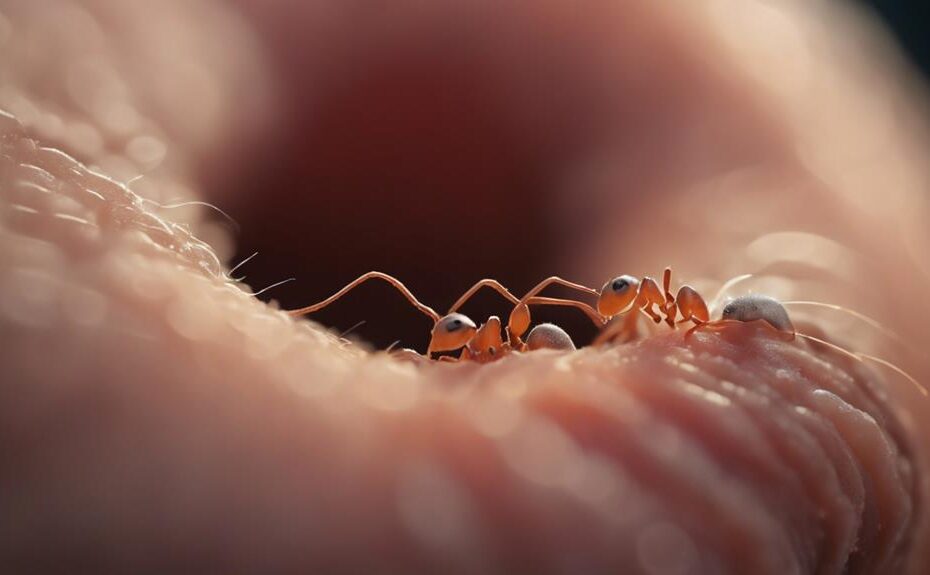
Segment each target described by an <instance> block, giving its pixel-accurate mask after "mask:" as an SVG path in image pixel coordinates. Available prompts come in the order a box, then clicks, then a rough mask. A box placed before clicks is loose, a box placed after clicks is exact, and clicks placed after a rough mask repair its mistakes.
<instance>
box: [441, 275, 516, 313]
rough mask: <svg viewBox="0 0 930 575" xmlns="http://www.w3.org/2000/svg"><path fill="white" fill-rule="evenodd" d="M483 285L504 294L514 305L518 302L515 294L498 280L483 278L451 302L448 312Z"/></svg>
mask: <svg viewBox="0 0 930 575" xmlns="http://www.w3.org/2000/svg"><path fill="white" fill-rule="evenodd" d="M483 287H489V288H491V289H493V290H494V291H496V292H497V293H499V294H501V295H502V296H504V297H505V298H506V299H507V300H508V301H509V302H510V303H512V304H514V305H518V304H519V303H520V300H519V299H518V298H517V297H516V296H515V295H513V294H512V293H510V290H508V289H507V288H505V287H504V286H503V285H502V284H501V283H500V282H499V281H497V280H493V279H483V280H480V281H478V282H477V283H476V284H475V285H473V286H471V287H470V288H468V291H466V292H465V293H463V294H462V297H460V298H459V299H458V300H457V301H456V302H455V303H454V304H452V307H450V308H449V313H454V312H455V311H456V310H457V309H459V308H460V307H462V306H463V305H464V304H465V302H466V301H468V300H469V299H471V297H472V296H473V295H475V294H476V293H477V292H478V290H480V289H481V288H483Z"/></svg>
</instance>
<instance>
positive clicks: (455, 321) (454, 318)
mask: <svg viewBox="0 0 930 575" xmlns="http://www.w3.org/2000/svg"><path fill="white" fill-rule="evenodd" d="M437 327H438V328H439V329H441V330H442V331H444V332H445V333H456V332H458V331H461V330H463V329H465V328H475V324H474V322H472V321H471V320H470V319H468V317H467V316H464V315H461V314H457V313H456V314H450V315H447V316H446V317H444V318H443V319H442V321H441V322H440V323H439V325H438V326H437Z"/></svg>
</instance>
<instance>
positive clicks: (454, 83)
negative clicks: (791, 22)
mask: <svg viewBox="0 0 930 575" xmlns="http://www.w3.org/2000/svg"><path fill="white" fill-rule="evenodd" d="M862 4H863V7H864V8H867V9H868V10H870V11H874V13H875V14H876V15H877V16H876V17H881V18H883V19H884V20H885V22H886V24H887V25H888V26H890V28H891V29H892V30H893V31H894V33H895V35H896V37H897V39H898V40H899V41H900V43H901V44H902V46H903V47H904V48H905V50H906V52H907V53H908V55H909V57H910V58H911V61H912V62H914V63H916V65H917V66H919V67H921V68H922V69H923V70H925V71H926V70H927V66H928V65H930V52H928V43H927V42H928V38H930V35H928V30H927V27H928V26H930V22H928V21H927V20H926V19H925V18H921V17H920V16H919V12H920V11H921V6H920V2H917V1H911V2H908V1H893V0H892V1H888V0H885V1H882V0H872V1H868V0H863V2H862ZM482 5H483V8H482ZM772 5H773V6H774V5H775V4H772ZM357 6H358V10H360V11H362V10H367V9H368V8H366V7H365V3H358V4H357ZM617 6H624V3H618V4H617ZM634 8H635V6H634ZM509 10H512V12H513V13H512V14H509V16H510V17H509V18H508V17H507V16H508V14H507V13H508V11H509ZM547 10H548V11H549V12H550V13H548V14H547V13H546V11H547ZM627 10H628V11H627V13H626V14H623V13H622V12H623V10H618V12H617V13H616V14H615V16H616V20H615V23H617V22H618V23H619V24H618V27H619V29H616V28H614V27H612V26H606V25H605V26H600V27H599V26H596V25H592V21H591V20H593V19H595V18H597V17H598V16H597V15H596V14H593V13H591V12H593V10H591V9H590V8H588V9H587V10H585V9H580V10H579V11H578V12H576V13H574V14H572V15H570V16H569V15H567V14H565V13H561V12H559V11H558V10H557V9H553V8H552V7H549V8H547V9H544V10H541V11H540V13H535V14H529V15H528V17H524V16H527V14H522V15H521V11H520V9H519V8H502V9H501V10H498V9H496V8H494V6H493V3H482V2H474V3H460V6H459V7H452V8H449V9H448V10H447V11H446V12H445V13H443V12H442V11H439V10H436V12H435V13H430V11H428V10H427V11H424V13H419V12H418V11H416V10H412V11H410V13H408V14H406V15H405V14H404V13H403V11H391V13H390V14H387V13H386V14H384V15H383V18H371V20H367V19H361V22H358V21H355V20H354V18H355V15H353V13H352V10H351V9H346V10H337V9H333V10H332V11H321V12H322V13H321V14H314V17H308V18H306V19H301V18H299V17H298V18H294V17H292V16H288V18H287V22H282V21H281V20H280V19H279V18H277V17H276V15H274V14H268V13H266V10H265V7H264V5H263V4H262V3H251V4H250V3H246V4H245V6H244V13H245V14H246V17H247V19H248V20H249V21H250V22H253V23H255V25H256V26H257V28H258V29H259V30H260V31H262V32H261V33H260V34H261V35H262V36H263V37H265V38H270V39H271V42H270V44H269V50H270V51H271V54H272V56H271V57H272V59H273V60H274V61H276V62H277V63H278V64H277V65H278V67H279V68H280V76H281V77H282V78H284V82H285V86H284V88H283V89H282V93H283V95H284V96H283V97H284V101H283V105H282V108H281V113H282V116H281V117H280V118H279V121H280V124H279V125H278V127H277V133H276V135H275V138H274V140H273V141H272V142H271V143H270V149H269V154H268V158H267V160H266V161H263V162H257V163H253V164H251V165H249V166H246V167H245V169H243V170H240V171H236V172H234V173H233V175H234V177H233V178H232V179H231V180H225V181H220V182H217V183H216V184H215V186H216V187H217V188H218V189H224V190H226V189H228V188H230V187H231V188H232V189H235V190H236V193H235V194H234V197H235V198H238V199H239V200H238V201H233V202H229V201H225V199H224V197H223V196H222V195H213V196H212V197H213V198H215V199H216V201H218V202H219V201H225V203H223V206H224V208H225V209H227V210H228V211H229V212H230V213H231V214H232V216H233V217H234V218H235V219H236V220H237V221H238V222H239V223H240V224H241V233H239V234H238V241H237V244H236V245H237V247H236V251H235V255H234V256H233V258H232V260H233V261H234V262H238V261H242V260H243V259H245V258H246V257H248V256H250V255H252V254H253V253H255V252H258V256H257V257H255V258H254V259H253V260H251V261H250V262H249V263H248V264H247V265H246V266H244V267H243V268H242V273H243V274H244V275H246V276H247V278H248V279H247V281H248V282H249V283H250V285H252V286H253V287H254V288H256V289H258V288H261V287H264V286H267V285H271V284H273V283H274V282H276V281H279V280H281V279H283V278H286V277H291V276H293V277H295V278H297V281H294V282H292V283H290V284H287V285H283V286H281V287H278V288H275V289H274V290H271V291H270V292H268V293H267V294H264V295H263V296H262V297H263V298H267V299H272V298H273V299H277V300H279V301H280V302H281V305H282V306H283V307H285V308H293V307H299V306H302V305H305V304H309V303H311V302H315V301H318V300H321V299H322V298H324V297H326V296H328V295H329V294H330V293H332V292H334V291H336V290H337V289H338V288H339V287H341V286H342V285H343V284H345V283H347V282H348V281H350V280H351V279H353V278H354V277H356V276H358V275H360V274H362V273H364V272H366V271H369V270H380V271H385V272H388V273H391V274H394V275H396V276H397V277H398V278H400V279H401V280H402V281H404V282H405V283H406V284H407V285H408V286H409V287H410V288H411V289H412V290H413V291H414V292H415V293H416V294H417V295H418V297H420V298H421V299H422V300H423V301H425V302H427V303H428V304H429V305H432V306H433V307H435V308H436V309H437V310H440V311H442V308H445V307H447V306H448V305H450V304H451V302H453V301H454V300H455V299H456V298H457V297H458V295H459V294H461V293H462V292H463V291H464V290H465V289H466V288H467V287H468V286H470V285H471V284H472V283H473V282H475V281H477V280H478V279H480V278H482V277H494V278H496V279H498V280H500V281H502V282H503V283H504V284H505V285H507V286H509V287H510V288H511V289H512V291H514V293H517V294H518V295H519V294H521V293H523V292H524V291H525V290H527V289H529V288H530V287H531V286H532V285H533V284H535V283H536V282H537V281H538V280H540V279H542V278H544V277H546V276H549V275H552V274H560V275H564V276H566V277H569V278H570V279H575V280H577V281H584V282H589V283H591V285H592V286H593V287H595V288H599V287H600V284H601V283H603V282H604V281H606V280H607V279H609V277H613V276H614V275H617V274H620V273H634V274H652V275H658V274H660V273H661V268H662V267H663V266H664V265H666V263H669V264H674V263H680V261H679V262H676V261H674V260H675V258H676V257H677V258H678V259H679V260H680V259H681V253H680V250H681V246H676V248H675V249H677V250H679V253H670V254H669V256H670V257H669V258H668V260H656V261H654V263H653V264H652V268H645V267H637V265H638V264H639V262H630V264H631V266H630V268H626V267H623V265H624V264H625V260H623V259H622V258H620V261H617V262H616V263H617V264H619V265H618V267H615V268H611V267H605V268H602V269H601V270H600V272H599V274H598V273H596V272H595V273H592V271H591V270H590V268H589V267H588V268H586V267H585V266H587V265H588V264H589V262H591V261H592V259H593V258H590V257H589V256H590V254H586V253H584V252H583V251H581V250H582V249H590V247H586V248H582V247H581V246H591V245H592V244H597V243H598V239H597V238H596V237H595V236H597V235H598V234H597V233H596V232H595V230H596V229H599V228H601V227H603V226H605V225H607V226H609V225H610V224H609V223H606V222H604V220H603V219H602V216H603V214H604V211H605V209H608V210H609V209H610V208H609V206H610V205H611V204H612V200H611V198H624V199H622V200H620V201H621V202H624V203H626V204H628V206H629V208H630V209H643V208H642V206H643V203H642V202H640V201H638V200H637V199H636V198H635V196H636V195H637V194H639V193H644V194H645V193H661V192H663V191H664V190H666V189H667V188H669V187H671V186H675V185H678V184H677V182H673V181H670V180H665V181H656V180H655V178H654V177H653V176H652V175H650V174H646V173H640V172H639V170H638V169H637V168H636V167H633V166H635V164H640V165H655V163H654V161H653V160H654V159H655V158H656V157H659V158H665V161H666V162H668V161H674V158H673V156H672V155H673V153H674V151H673V150H670V149H669V146H667V144H666V142H665V141H664V140H663V137H664V134H661V133H660V134H659V135H658V136H655V137H652V135H650V134H648V133H647V132H648V131H649V130H650V124H651V123H652V122H654V121H655V120H656V118H669V117H672V118H674V117H675V116H676V115H679V116H680V115H682V114H681V112H680V110H681V109H683V108H688V107H689V106H691V105H692V104H690V103H683V102H681V101H680V98H693V99H695V100H698V99H701V98H704V100H705V101H704V103H703V104H701V105H700V106H703V107H706V108H713V109H714V112H713V113H715V114H719V112H717V109H718V108H720V107H728V108H731V111H732V108H733V107H734V106H736V107H737V108H738V107H739V106H740V104H734V103H733V102H732V100H735V99H736V98H737V97H738V96H734V95H733V94H726V93H724V94H719V93H714V92H713V90H714V89H713V88H708V89H707V90H708V91H709V92H711V93H704V94H702V93H700V91H699V90H700V80H697V81H696V82H694V81H693V80H692V78H691V77H689V76H693V75H694V74H697V73H702V72H695V70H694V68H699V69H701V70H704V69H706V68H707V66H708V63H706V62H694V58H692V57H691V55H689V54H687V53H683V52H682V50H685V49H683V48H681V47H680V46H675V45H674V44H669V43H665V42H664V41H663V40H656V41H651V40H650V39H649V38H648V36H647V34H649V33H650V29H649V24H648V18H646V17H645V16H643V15H642V14H639V15H637V14H636V10H635V9H630V5H627ZM585 11H587V12H588V13H587V14H585ZM606 11H608V10H605V12H606ZM601 16H604V14H602V15H601ZM347 20H349V21H354V22H355V24H351V25H350V24H347V23H346V21H347ZM738 21H739V19H738V16H736V15H734V22H735V24H736V25H738ZM644 22H645V28H646V29H645V30H643V29H642V28H641V26H643V25H644ZM271 30H274V31H276V32H275V33H272V32H270V31H271ZM651 32H652V33H653V34H655V35H656V36H657V37H659V38H661V37H662V35H663V33H665V32H663V30H661V29H653V30H651ZM618 36H619V37H620V38H619V40H618ZM308 38H312V40H308ZM631 48H632V49H631ZM611 52H614V57H613V59H611V60H609V61H606V62H605V61H604V59H605V53H606V54H610V53H611ZM709 66H710V67H711V68H713V67H714V63H712V62H711V63H710V64H709ZM713 73H721V74H727V73H728V72H726V71H719V70H718V71H716V72H713ZM695 83H696V84H697V85H695ZM693 90H698V92H697V93H695V92H694V91H693ZM740 114H743V115H744V116H743V118H745V117H746V116H751V115H752V114H753V112H752V111H746V110H739V109H737V110H736V111H735V112H734V113H733V114H732V116H734V117H733V118H721V119H722V120H723V121H724V122H727V121H730V122H733V123H734V124H740V123H741V122H742V121H743V119H741V118H740ZM721 116H723V115H722V114H721ZM733 131H734V132H735V131H736V130H733ZM656 132H657V133H659V132H660V129H656ZM763 139H764V137H763V138H760V141H753V140H752V138H751V136H750V137H749V139H744V138H735V139H734V140H735V141H734V142H731V143H730V145H732V146H733V148H734V149H731V150H725V151H723V152H721V153H719V154H717V157H716V160H717V161H719V162H720V163H721V164H722V163H725V162H729V161H732V160H733V158H734V156H737V157H738V161H739V162H744V161H747V157H752V156H753V155H755V156H761V155H764V154H766V153H767V152H766V151H765V148H766V146H767V145H768V143H766V142H764V141H762V140H763ZM743 147H746V148H749V151H746V150H740V149H739V148H743ZM753 149H754V151H753ZM686 154H687V152H684V153H682V155H683V156H684V155H686ZM710 161H713V160H710ZM592 162H594V163H598V164H600V163H610V162H614V163H615V164H616V165H618V166H620V167H619V168H618V170H617V172H618V173H616V174H609V173H607V174H605V170H603V169H602V168H603V166H599V165H598V166H592V165H591V163H592ZM631 165H633V166H631ZM607 172H609V170H607ZM689 174H693V171H692V172H689ZM637 188H639V190H637ZM630 196H634V197H630ZM657 215H658V218H657V217H656V216H657ZM642 217H643V218H654V219H656V220H657V222H656V223H657V226H658V227H656V228H654V230H653V231H652V234H654V235H655V236H656V237H661V235H662V233H663V230H662V228H661V226H662V225H669V224H668V223H666V222H662V221H661V220H662V219H663V218H662V216H661V215H660V214H655V213H654V212H650V211H645V210H644V211H643V212H642ZM616 221H617V223H618V224H619V223H620V222H621V221H622V220H616ZM672 225H677V224H674V223H673V224H672ZM652 234H651V235H652ZM607 243H608V244H609V241H608V242H607ZM606 249H608V250H609V249H611V248H610V247H607V248H606ZM620 252H621V250H618V253H616V254H613V255H614V256H615V257H617V258H619V256H620ZM602 261H603V260H602ZM607 261H610V259H609V258H607ZM653 268H654V269H653ZM702 271H704V270H702ZM749 271H756V270H749ZM740 273H742V272H740ZM679 279H683V280H684V279H688V278H681V277H679ZM690 281H693V278H691V280H690ZM376 283H377V282H376ZM465 311H466V313H469V314H471V315H473V317H475V318H476V319H478V318H484V317H486V316H487V315H488V314H490V313H496V314H499V315H501V316H502V317H503V316H505V314H506V313H507V312H508V308H507V306H506V305H505V304H504V303H503V302H501V301H500V298H498V297H497V296H496V295H494V294H493V293H484V292H483V293H482V294H480V295H479V296H478V297H476V298H475V300H474V301H473V302H472V303H471V304H470V305H469V306H467V307H466V310H465ZM536 317H537V318H539V319H547V320H551V321H555V322H557V323H559V324H560V325H563V326H566V327H567V328H568V329H569V330H570V332H571V333H572V334H573V335H574V336H575V338H576V340H578V343H585V342H587V341H588V340H589V339H590V338H591V337H592V336H593V334H594V330H593V328H592V327H591V326H590V324H589V323H588V322H586V320H585V319H584V318H583V317H579V314H577V313H576V312H574V311H572V310H563V309H550V310H538V311H537V313H536ZM315 319H317V320H318V321H320V322H322V323H323V324H324V325H328V326H333V327H335V328H336V329H337V331H342V330H345V329H349V328H350V327H352V326H355V325H356V324H357V323H358V322H360V321H363V320H364V321H365V322H366V323H365V324H364V325H362V326H360V327H358V328H357V329H355V330H354V333H355V334H357V335H359V336H361V337H362V338H364V339H365V340H367V341H370V342H372V343H373V344H374V345H375V346H377V347H385V346H387V345H389V344H390V343H392V342H394V341H395V340H398V339H399V340H401V344H402V345H405V346H413V347H416V348H418V349H421V350H422V349H423V348H424V347H425V344H426V341H427V339H428V336H427V329H428V322H427V321H426V320H425V319H424V318H422V317H421V316H420V315H419V314H418V313H417V312H415V311H414V310H413V309H412V308H410V307H409V306H407V304H406V302H405V301H404V300H403V299H402V297H401V296H400V295H398V294H395V293H393V292H392V290H391V289H390V288H388V287H386V286H384V285H369V286H366V287H363V288H361V289H359V290H358V291H357V292H354V293H352V294H350V295H349V296H347V297H346V298H345V299H344V300H342V301H341V302H340V303H338V304H336V305H334V306H333V307H332V308H330V309H327V310H325V311H323V312H321V313H319V314H317V315H316V316H315ZM479 321H480V320H479Z"/></svg>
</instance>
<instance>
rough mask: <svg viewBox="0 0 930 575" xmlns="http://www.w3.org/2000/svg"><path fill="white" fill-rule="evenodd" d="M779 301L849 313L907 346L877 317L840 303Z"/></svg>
mask: <svg viewBox="0 0 930 575" xmlns="http://www.w3.org/2000/svg"><path fill="white" fill-rule="evenodd" d="M781 303H782V305H800V306H811V307H822V308H826V309H832V310H834V311H840V312H843V313H846V314H849V315H851V316H853V317H854V318H856V319H858V320H860V321H862V322H864V323H866V324H867V325H869V326H870V327H872V328H875V329H877V330H878V331H880V332H881V333H882V334H884V335H885V336H886V337H888V338H889V339H892V340H894V341H895V342H896V343H899V344H901V345H904V346H908V343H907V342H906V341H904V338H902V337H901V336H900V335H898V334H896V333H895V332H893V331H891V330H890V329H888V328H887V327H885V326H883V325H882V324H881V322H879V321H878V320H877V319H874V318H871V317H869V316H867V315H865V314H864V313H860V312H858V311H855V310H852V309H849V308H847V307H843V306H841V305H836V304H832V303H823V302H819V301H800V300H798V301H783V302H781Z"/></svg>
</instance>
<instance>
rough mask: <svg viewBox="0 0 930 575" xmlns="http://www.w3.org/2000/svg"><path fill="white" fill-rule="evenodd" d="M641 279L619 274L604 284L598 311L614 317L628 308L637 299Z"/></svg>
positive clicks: (599, 296)
mask: <svg viewBox="0 0 930 575" xmlns="http://www.w3.org/2000/svg"><path fill="white" fill-rule="evenodd" d="M638 287H639V280H638V279H636V278H634V277H633V276H617V277H615V278H614V279H612V280H610V281H609V282H607V283H605V284H604V287H602V288H601V293H600V295H598V297H597V311H598V312H599V313H600V314H601V315H603V316H606V317H613V316H615V315H617V314H618V313H620V312H622V311H624V310H626V309H627V308H628V307H630V306H631V305H632V304H633V300H635V299H636V293H637V288H638Z"/></svg>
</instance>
